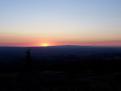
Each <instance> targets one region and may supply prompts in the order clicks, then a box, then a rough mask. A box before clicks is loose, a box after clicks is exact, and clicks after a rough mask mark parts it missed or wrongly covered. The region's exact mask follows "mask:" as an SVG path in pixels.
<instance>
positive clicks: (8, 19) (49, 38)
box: [0, 0, 121, 46]
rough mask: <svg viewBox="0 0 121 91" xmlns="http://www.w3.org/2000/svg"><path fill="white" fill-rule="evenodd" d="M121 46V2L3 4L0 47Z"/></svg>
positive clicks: (10, 0) (1, 0) (9, 0)
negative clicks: (46, 45)
mask: <svg viewBox="0 0 121 91" xmlns="http://www.w3.org/2000/svg"><path fill="white" fill-rule="evenodd" d="M45 43H46V44H48V45H83V46H88V45H89V46H90V45H92V46H98V45H99V46H121V0H0V46H41V45H43V44H45Z"/></svg>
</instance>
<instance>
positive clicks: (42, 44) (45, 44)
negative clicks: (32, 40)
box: [40, 43, 50, 47]
mask: <svg viewBox="0 0 121 91" xmlns="http://www.w3.org/2000/svg"><path fill="white" fill-rule="evenodd" d="M40 46H42V47H48V46H50V44H49V43H41V44H40Z"/></svg>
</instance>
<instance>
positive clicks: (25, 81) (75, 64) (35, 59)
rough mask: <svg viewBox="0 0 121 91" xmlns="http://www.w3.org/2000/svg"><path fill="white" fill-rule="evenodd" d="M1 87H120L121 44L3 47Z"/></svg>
mask: <svg viewBox="0 0 121 91" xmlns="http://www.w3.org/2000/svg"><path fill="white" fill-rule="evenodd" d="M0 63H1V64H0V91H121V70H120V68H121V48H107V47H106V48H104V47H103V48H102V47H79V46H76V47H73V46H69V47H67V46H66V47H65V46H64V47H50V48H31V49H28V48H6V47H1V48H0Z"/></svg>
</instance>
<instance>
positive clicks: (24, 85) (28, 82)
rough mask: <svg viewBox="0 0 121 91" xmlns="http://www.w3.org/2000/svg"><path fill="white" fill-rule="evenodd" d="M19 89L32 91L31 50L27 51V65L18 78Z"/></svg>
mask: <svg viewBox="0 0 121 91" xmlns="http://www.w3.org/2000/svg"><path fill="white" fill-rule="evenodd" d="M17 88H18V89H21V90H23V91H32V57H31V49H30V48H29V49H27V51H26V55H25V64H24V65H23V68H22V70H21V71H20V73H19V74H18V77H17Z"/></svg>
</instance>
